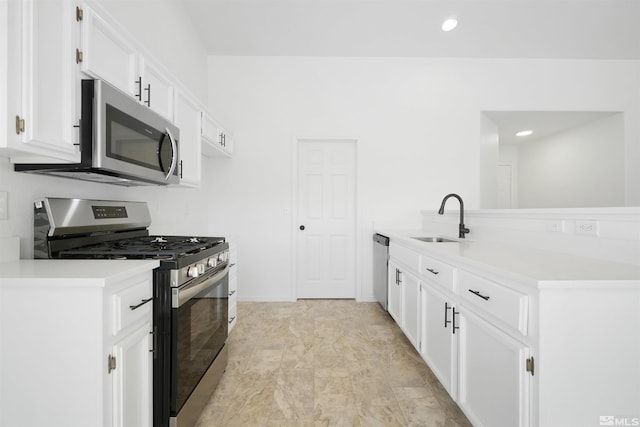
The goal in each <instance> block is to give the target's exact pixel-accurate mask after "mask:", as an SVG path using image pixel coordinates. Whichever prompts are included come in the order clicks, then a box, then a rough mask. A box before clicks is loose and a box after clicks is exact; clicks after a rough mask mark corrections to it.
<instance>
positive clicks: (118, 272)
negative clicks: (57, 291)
mask: <svg viewBox="0 0 640 427" xmlns="http://www.w3.org/2000/svg"><path fill="white" fill-rule="evenodd" d="M159 265H160V262H159V261H157V260H83V259H81V260H75V259H74V260H71V259H36V260H34V259H23V260H17V261H9V262H3V263H0V287H8V286H29V285H31V286H66V287H74V286H88V287H91V286H94V287H105V286H107V285H108V284H109V283H111V282H113V281H121V280H123V279H126V278H127V277H129V276H132V275H134V274H137V273H142V272H145V271H151V270H153V269H154V268H156V267H157V266H159Z"/></svg>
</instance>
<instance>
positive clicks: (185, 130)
mask: <svg viewBox="0 0 640 427" xmlns="http://www.w3.org/2000/svg"><path fill="white" fill-rule="evenodd" d="M201 120H202V108H200V106H199V105H198V104H197V103H196V102H195V101H194V100H193V99H192V98H191V97H190V96H189V95H188V94H187V93H185V92H183V91H176V110H175V124H176V126H178V128H179V129H180V137H179V138H178V146H179V147H180V148H179V150H180V183H181V184H182V185H186V186H191V187H197V186H199V185H200V172H201V165H202V152H201V142H200V128H201Z"/></svg>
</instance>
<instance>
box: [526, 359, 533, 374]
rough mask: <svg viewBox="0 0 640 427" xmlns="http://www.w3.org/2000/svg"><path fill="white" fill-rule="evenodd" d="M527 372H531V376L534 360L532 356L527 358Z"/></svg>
mask: <svg viewBox="0 0 640 427" xmlns="http://www.w3.org/2000/svg"><path fill="white" fill-rule="evenodd" d="M527 372H531V376H533V373H534V361H533V356H531V357H529V358H528V359H527Z"/></svg>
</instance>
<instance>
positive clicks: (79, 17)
mask: <svg viewBox="0 0 640 427" xmlns="http://www.w3.org/2000/svg"><path fill="white" fill-rule="evenodd" d="M83 17H84V13H83V12H82V9H80V6H76V21H78V22H80V21H82V18H83Z"/></svg>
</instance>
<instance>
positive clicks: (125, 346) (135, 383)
mask: <svg viewBox="0 0 640 427" xmlns="http://www.w3.org/2000/svg"><path fill="white" fill-rule="evenodd" d="M150 332H151V321H148V322H146V323H144V324H142V325H141V326H140V327H139V328H137V329H135V330H134V331H133V332H132V333H130V334H129V335H127V336H126V337H124V338H123V339H121V340H119V341H118V342H116V343H115V344H114V346H113V354H112V356H115V365H116V367H115V370H114V371H112V372H111V375H113V407H112V420H113V426H114V427H130V426H140V427H151V425H152V407H153V403H152V402H153V399H152V390H153V389H152V378H153V376H152V369H153V353H152V352H151V351H150V350H151V333H150Z"/></svg>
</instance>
